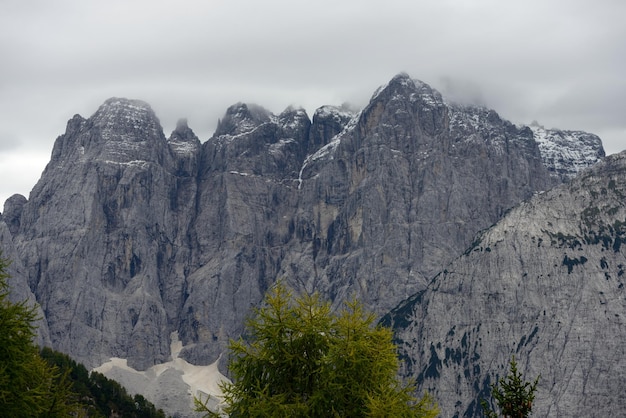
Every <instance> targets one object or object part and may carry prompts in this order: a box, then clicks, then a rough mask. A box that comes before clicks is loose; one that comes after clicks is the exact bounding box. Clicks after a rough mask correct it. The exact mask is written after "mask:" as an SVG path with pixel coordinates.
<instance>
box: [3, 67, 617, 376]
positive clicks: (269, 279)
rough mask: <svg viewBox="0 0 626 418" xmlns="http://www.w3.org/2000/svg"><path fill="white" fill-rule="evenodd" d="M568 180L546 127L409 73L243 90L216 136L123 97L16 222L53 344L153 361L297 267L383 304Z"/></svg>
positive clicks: (59, 145) (203, 339)
mask: <svg viewBox="0 0 626 418" xmlns="http://www.w3.org/2000/svg"><path fill="white" fill-rule="evenodd" d="M556 182H557V180H555V179H554V178H551V177H550V175H549V173H548V170H547V169H546V167H545V166H544V164H543V161H542V158H541V155H540V152H539V147H538V145H537V143H536V142H535V139H534V136H533V132H532V131H531V129H530V128H526V127H522V128H519V127H516V126H515V125H513V124H512V123H510V122H508V121H506V120H504V119H502V118H501V117H500V116H499V115H498V114H497V113H496V112H495V111H493V110H490V109H487V108H479V107H463V106H455V105H452V104H448V103H446V102H445V101H444V100H443V99H442V97H441V95H440V94H439V93H438V92H437V91H436V90H435V89H433V88H431V87H430V86H428V85H427V84H425V83H422V82H420V81H417V80H414V79H411V78H410V77H409V76H408V75H406V74H399V75H398V76H396V77H394V78H393V79H392V80H391V81H390V82H389V83H387V84H386V85H385V86H383V87H382V88H380V89H379V90H378V91H377V92H376V93H375V94H374V95H373V97H372V99H371V101H370V103H369V104H368V105H367V106H366V107H365V108H364V109H363V110H361V111H360V112H359V113H357V114H353V113H352V112H351V111H349V110H347V109H345V108H337V107H333V106H324V107H322V108H320V109H318V110H317V111H316V112H315V113H314V115H313V121H310V120H309V118H308V116H307V114H306V112H305V111H304V110H303V109H298V108H287V109H286V110H285V111H283V112H282V113H280V114H279V115H278V116H276V115H273V114H272V113H270V112H269V111H267V110H265V109H263V108H262V107H260V106H256V105H250V104H244V103H238V104H235V105H233V106H231V107H229V108H228V109H227V111H226V113H225V116H224V117H223V118H222V120H221V121H220V123H219V126H218V128H217V130H216V132H215V134H214V136H213V137H212V138H210V139H209V140H207V141H206V142H205V143H203V144H200V141H199V140H198V138H197V136H196V135H195V134H194V133H193V131H192V130H191V129H190V128H189V126H188V124H187V122H186V121H185V120H184V119H183V120H180V121H179V123H178V124H177V126H176V129H174V131H173V132H172V133H171V135H170V137H169V138H168V139H167V140H166V139H165V136H164V135H163V132H162V129H161V126H160V124H159V122H158V119H157V118H156V116H154V114H153V112H152V110H151V109H150V107H149V106H148V105H147V104H145V103H144V102H140V101H133V100H127V99H117V98H114V99H110V100H107V102H105V104H103V105H102V106H101V107H100V108H99V109H98V111H97V112H96V113H95V114H94V115H93V116H92V117H90V118H89V119H84V118H82V117H80V116H78V115H77V116H75V117H74V118H72V120H70V121H69V122H68V128H67V131H66V132H65V134H63V135H61V136H60V137H59V138H58V139H57V141H56V142H55V147H54V151H53V157H52V161H51V163H50V164H49V166H48V167H47V168H46V170H45V171H44V173H43V175H42V178H41V179H40V181H39V182H38V183H37V185H36V186H35V188H34V189H33V192H31V195H30V197H29V200H28V201H24V199H20V198H16V199H14V201H11V202H10V204H9V206H8V207H5V214H4V216H3V218H2V219H1V220H0V227H2V228H4V230H5V231H6V234H5V236H6V237H7V241H12V242H13V244H14V246H15V248H14V249H15V251H14V254H16V257H19V258H20V262H21V263H22V265H23V267H24V268H23V278H22V281H23V282H24V283H25V288H26V287H29V288H30V289H31V290H32V292H33V294H34V295H35V296H36V298H37V300H38V301H39V303H40V304H41V306H42V308H43V311H44V312H45V317H46V321H47V324H48V329H49V331H50V333H49V335H50V341H51V343H52V345H53V347H54V348H56V349H59V350H62V351H64V352H66V353H68V354H71V355H72V356H73V357H74V358H76V359H78V360H80V361H82V362H84V363H86V364H88V365H91V366H96V365H99V364H101V363H102V362H104V361H106V360H108V359H109V358H110V357H121V358H125V359H127V360H128V364H129V365H130V366H133V367H136V368H140V369H146V368H148V367H150V366H152V365H153V364H157V363H160V362H163V361H165V360H167V358H169V356H170V347H171V345H170V343H171V341H170V338H171V337H170V336H171V335H172V333H173V332H178V335H179V336H180V341H181V343H182V344H183V348H182V350H181V352H180V355H181V358H184V359H186V360H188V361H191V362H193V363H195V364H207V363H212V362H214V361H216V360H217V359H218V358H219V355H220V353H222V352H223V350H224V349H225V347H226V346H227V344H228V341H229V339H230V338H237V337H238V336H239V334H240V332H241V331H242V326H243V322H244V319H245V318H246V317H247V316H248V315H249V313H250V308H251V307H253V306H255V305H256V304H258V303H259V301H260V300H261V299H262V297H263V294H264V292H265V291H266V290H267V289H268V287H270V286H271V285H272V284H273V283H274V282H275V281H276V280H278V279H281V278H283V279H285V280H287V281H288V282H289V284H290V285H292V286H293V287H294V288H295V289H296V290H297V291H314V290H315V291H318V292H320V293H321V294H322V295H323V296H324V297H327V298H329V299H331V300H333V301H334V303H335V306H339V305H340V304H341V301H342V300H344V299H345V298H350V297H358V298H360V300H362V301H363V302H364V303H366V304H367V306H368V307H370V308H371V309H372V310H375V311H376V312H378V313H380V314H384V313H385V312H387V311H388V310H390V309H392V308H393V307H394V306H396V305H397V304H398V303H400V302H401V301H402V300H404V299H405V298H407V297H408V296H409V295H411V294H415V293H416V292H419V291H421V290H424V289H425V288H426V287H427V286H428V283H429V282H430V280H431V278H432V277H433V276H434V275H436V274H437V273H438V272H440V271H441V270H442V269H443V268H444V267H445V266H446V265H448V264H449V263H450V262H451V261H453V260H455V259H456V258H457V257H458V256H459V254H462V253H463V251H465V250H466V249H467V248H468V246H470V244H471V243H472V241H473V239H474V237H475V236H476V233H477V232H478V231H480V230H483V229H485V228H488V227H489V226H490V225H493V224H494V223H496V222H497V221H498V220H500V219H501V218H502V217H503V216H504V214H505V213H507V212H508V211H510V210H511V208H513V207H514V206H516V205H518V204H519V203H520V202H522V201H524V200H527V199H529V198H531V196H533V194H535V193H537V192H539V191H543V190H547V189H549V188H551V187H552V186H553V185H554V184H555V183H556ZM610 187H611V186H610V183H607V185H606V186H605V188H606V189H607V190H608V189H609V188H610ZM620 190H621V189H620ZM599 209H600V210H602V209H603V208H601V207H599ZM590 210H591V209H590ZM612 210H613V209H612V207H610V208H607V209H606V211H607V213H608V212H609V211H612ZM7 221H8V223H7ZM15 221H19V227H16V226H15V225H17V224H16V223H15ZM5 224H6V225H5ZM9 224H10V225H9ZM519 224H523V222H519ZM7 225H8V226H7ZM10 228H12V229H11V232H9V230H10ZM544 229H545V228H544ZM0 232H1V231H0ZM492 248H495V244H494V245H493V246H492ZM495 252H496V251H493V252H492V253H491V254H494V253H495ZM569 257H570V258H572V257H573V255H571V256H569ZM561 259H562V256H561ZM568 262H569V261H568ZM531 264H532V263H531ZM494 265H495V264H494ZM574 267H575V266H574ZM616 274H619V273H616ZM464 317H467V315H465V316H464ZM424 347H426V346H424ZM427 348H428V347H426V349H427ZM436 349H437V350H438V348H436ZM407 352H408V351H407ZM428 352H429V351H427V353H426V354H428ZM411 355H413V354H411ZM416 356H417V355H416ZM485 357H487V356H486V355H485ZM415 358H417V357H415ZM414 370H418V367H415V368H414Z"/></svg>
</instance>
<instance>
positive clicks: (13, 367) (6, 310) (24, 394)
mask: <svg viewBox="0 0 626 418" xmlns="http://www.w3.org/2000/svg"><path fill="white" fill-rule="evenodd" d="M8 265H9V262H8V261H7V260H5V259H3V258H2V256H1V253H0V411H2V413H3V414H4V416H10V417H67V416H68V415H70V414H71V413H73V412H75V411H76V403H75V399H74V398H75V397H74V394H73V393H72V392H71V390H70V384H69V382H68V378H67V375H66V374H64V373H62V372H61V371H60V370H59V369H58V368H57V367H53V366H50V365H49V364H48V363H47V362H46V361H45V360H44V359H42V358H41V356H39V350H38V348H37V347H36V346H35V344H33V338H34V336H35V328H34V326H33V322H34V321H35V320H36V319H37V315H36V311H35V308H34V307H29V306H28V304H27V303H26V302H25V301H24V302H20V303H12V302H11V301H10V300H9V286H8V283H7V279H8V277H9V276H8V274H7V272H6V269H7V268H8Z"/></svg>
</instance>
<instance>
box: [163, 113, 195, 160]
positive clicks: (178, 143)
mask: <svg viewBox="0 0 626 418" xmlns="http://www.w3.org/2000/svg"><path fill="white" fill-rule="evenodd" d="M167 143H168V145H169V146H170V148H171V149H172V150H173V151H174V152H175V153H176V154H189V153H195V152H196V151H197V150H198V149H199V148H200V145H201V144H200V140H199V139H198V136H197V135H196V134H195V133H194V132H193V131H192V130H191V128H190V127H189V125H187V119H179V120H178V122H177V123H176V129H174V130H173V131H172V134H171V135H170V137H169V138H168V139H167Z"/></svg>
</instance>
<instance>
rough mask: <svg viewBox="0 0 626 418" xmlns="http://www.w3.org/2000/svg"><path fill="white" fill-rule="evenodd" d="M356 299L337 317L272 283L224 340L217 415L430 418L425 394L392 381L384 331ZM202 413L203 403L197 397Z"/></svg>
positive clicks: (391, 355) (393, 356)
mask: <svg viewBox="0 0 626 418" xmlns="http://www.w3.org/2000/svg"><path fill="white" fill-rule="evenodd" d="M374 321H375V316H374V315H373V314H371V313H366V312H365V311H364V310H363V308H362V306H361V305H360V304H359V303H357V302H356V301H353V302H349V303H346V305H345V306H344V308H343V309H342V310H341V311H340V312H339V314H337V315H334V314H332V312H331V308H330V304H329V303H327V302H322V301H321V300H320V298H319V296H318V295H313V296H308V295H307V296H303V297H299V298H295V299H294V298H293V297H292V294H291V292H290V291H288V290H287V289H286V288H285V287H284V286H282V285H280V284H279V285H276V286H275V287H274V288H273V289H272V290H270V291H269V292H268V294H267V295H266V298H265V303H264V304H263V306H262V307H261V308H259V309H257V310H256V311H255V315H254V316H253V317H252V318H251V319H250V320H249V321H248V322H247V327H246V334H245V335H244V337H243V338H241V339H239V340H238V341H231V344H230V350H231V359H230V363H229V370H230V372H231V374H232V377H233V383H228V384H225V385H224V386H223V387H222V389H223V391H224V403H225V408H224V411H223V412H224V413H226V414H228V415H229V416H231V417H285V418H286V417H290V418H291V417H347V418H349V417H434V416H436V415H437V406H436V405H435V404H434V403H433V401H432V399H431V397H430V396H428V395H424V397H422V398H421V399H418V398H416V397H415V396H413V392H414V390H415V387H414V386H412V385H402V384H401V382H399V381H398V379H397V371H398V357H397V353H396V347H395V345H394V344H393V342H392V333H391V330H389V329H387V328H384V327H382V326H377V325H375V324H374ZM196 406H197V408H198V410H200V411H203V412H205V413H206V414H207V415H206V416H219V415H217V414H216V413H213V412H211V411H209V408H208V407H207V400H204V402H201V400H198V399H197V400H196Z"/></svg>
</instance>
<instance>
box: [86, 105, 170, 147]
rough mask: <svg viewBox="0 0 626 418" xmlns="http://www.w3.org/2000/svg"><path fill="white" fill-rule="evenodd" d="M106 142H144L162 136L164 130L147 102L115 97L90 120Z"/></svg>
mask: <svg viewBox="0 0 626 418" xmlns="http://www.w3.org/2000/svg"><path fill="white" fill-rule="evenodd" d="M90 121H91V122H92V123H93V126H94V127H96V128H98V129H99V130H100V135H101V136H102V139H104V140H106V141H133V142H137V141H143V140H145V138H150V137H157V136H159V135H160V134H161V135H162V131H163V129H162V128H161V124H160V122H159V119H158V118H157V117H156V115H155V114H154V111H153V110H152V108H151V107H150V105H148V104H147V103H146V102H143V101H141V100H129V99H125V98H117V97H113V98H110V99H108V100H106V101H105V102H104V104H102V106H100V108H99V109H98V110H97V111H96V113H94V115H93V116H92V117H91V118H90Z"/></svg>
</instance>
